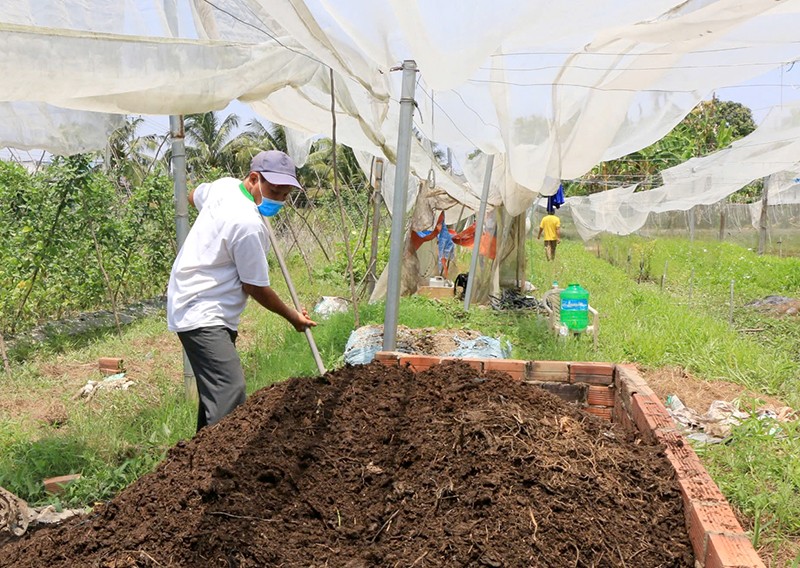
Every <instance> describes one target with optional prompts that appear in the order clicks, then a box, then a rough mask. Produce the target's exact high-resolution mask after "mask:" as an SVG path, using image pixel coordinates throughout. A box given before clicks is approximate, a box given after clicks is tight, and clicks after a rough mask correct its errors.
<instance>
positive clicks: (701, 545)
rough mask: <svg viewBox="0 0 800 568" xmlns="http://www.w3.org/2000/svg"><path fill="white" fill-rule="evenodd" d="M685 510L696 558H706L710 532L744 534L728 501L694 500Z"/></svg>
mask: <svg viewBox="0 0 800 568" xmlns="http://www.w3.org/2000/svg"><path fill="white" fill-rule="evenodd" d="M684 510H685V513H686V525H687V527H688V529H689V540H691V541H692V548H693V549H694V555H695V558H706V554H707V546H708V536H709V534H710V533H713V534H717V533H722V534H743V531H742V527H741V525H740V524H739V521H737V520H736V516H735V515H734V514H733V511H732V510H731V508H730V505H728V503H727V502H723V503H704V502H702V501H692V502H690V503H689V506H688V507H684Z"/></svg>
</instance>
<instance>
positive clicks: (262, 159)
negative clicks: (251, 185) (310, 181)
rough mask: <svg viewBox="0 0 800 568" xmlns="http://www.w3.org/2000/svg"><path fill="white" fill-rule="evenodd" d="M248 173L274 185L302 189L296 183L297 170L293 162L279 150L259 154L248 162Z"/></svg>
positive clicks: (298, 183)
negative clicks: (259, 175) (254, 174)
mask: <svg viewBox="0 0 800 568" xmlns="http://www.w3.org/2000/svg"><path fill="white" fill-rule="evenodd" d="M250 171H251V172H258V173H260V174H261V175H262V176H264V179H265V180H267V181H268V182H269V183H271V184H274V185H292V186H294V187H297V188H300V189H302V186H301V185H300V182H298V181H297V168H296V167H295V165H294V161H293V160H292V159H291V158H290V157H289V156H288V154H285V153H284V152H281V151H280V150H267V151H265V152H259V153H258V154H256V155H255V157H253V161H252V162H250Z"/></svg>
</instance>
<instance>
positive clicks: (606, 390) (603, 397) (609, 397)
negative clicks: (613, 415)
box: [586, 385, 614, 408]
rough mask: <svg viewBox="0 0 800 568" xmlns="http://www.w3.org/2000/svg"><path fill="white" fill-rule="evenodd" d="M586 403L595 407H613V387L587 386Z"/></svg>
mask: <svg viewBox="0 0 800 568" xmlns="http://www.w3.org/2000/svg"><path fill="white" fill-rule="evenodd" d="M586 402H588V403H589V404H591V405H595V406H607V407H609V408H613V407H614V387H603V386H594V385H589V392H588V394H587V395H586Z"/></svg>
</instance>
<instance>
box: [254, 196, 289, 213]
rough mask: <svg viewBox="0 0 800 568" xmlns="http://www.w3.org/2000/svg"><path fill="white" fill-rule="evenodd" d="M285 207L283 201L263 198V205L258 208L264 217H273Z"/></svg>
mask: <svg viewBox="0 0 800 568" xmlns="http://www.w3.org/2000/svg"><path fill="white" fill-rule="evenodd" d="M282 207H283V201H276V200H274V199H269V198H267V197H262V198H261V203H260V204H259V206H258V212H259V213H261V214H262V215H263V216H264V217H273V216H274V215H276V214H277V213H278V211H280V210H281V208H282Z"/></svg>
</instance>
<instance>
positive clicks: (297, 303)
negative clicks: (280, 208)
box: [261, 217, 325, 375]
mask: <svg viewBox="0 0 800 568" xmlns="http://www.w3.org/2000/svg"><path fill="white" fill-rule="evenodd" d="M261 220H262V221H263V222H264V226H265V227H266V228H267V234H268V235H269V243H270V245H271V246H272V251H273V252H274V253H275V256H276V257H277V259H278V266H280V267H281V273H282V274H283V278H284V280H286V287H287V288H289V295H290V296H291V297H292V303H293V304H294V309H296V310H297V311H298V312H299V311H300V310H302V308H301V307H300V300H299V299H298V297H297V292H296V291H295V289H294V284H293V283H292V277H291V276H290V275H289V269H288V268H287V267H286V262H284V260H283V254H282V253H281V249H280V248H279V247H278V241H277V240H276V239H275V235H274V234H273V232H272V225H271V224H270V222H269V219H267V218H266V217H261ZM304 333H305V334H306V339H307V340H308V345H309V347H311V355H313V356H314V362H315V363H316V364H317V370H318V371H319V374H320V375H324V374H325V365H323V364H322V357H320V356H319V350H318V349H317V344H316V343H315V342H314V336H313V335H311V329H309V328H306V329H305V331H304Z"/></svg>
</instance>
